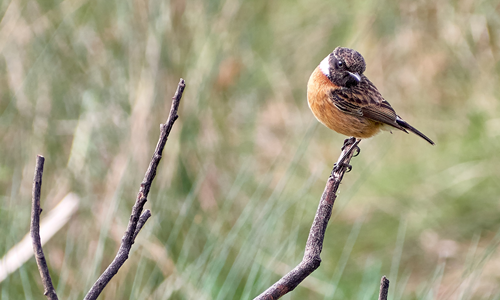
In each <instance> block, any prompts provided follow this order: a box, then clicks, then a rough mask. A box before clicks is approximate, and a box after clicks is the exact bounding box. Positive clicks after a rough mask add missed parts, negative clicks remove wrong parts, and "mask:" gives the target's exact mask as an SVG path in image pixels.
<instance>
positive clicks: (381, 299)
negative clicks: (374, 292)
mask: <svg viewBox="0 0 500 300" xmlns="http://www.w3.org/2000/svg"><path fill="white" fill-rule="evenodd" d="M388 294H389V279H387V277H385V276H382V280H380V293H379V295H378V300H387V295H388Z"/></svg>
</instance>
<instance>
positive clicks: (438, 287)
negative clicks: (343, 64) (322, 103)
mask: <svg viewBox="0 0 500 300" xmlns="http://www.w3.org/2000/svg"><path fill="white" fill-rule="evenodd" d="M0 15H1V16H2V17H1V21H0V54H1V58H0V138H1V141H2V142H1V144H0V153H1V155H0V197H1V198H0V203H1V206H0V228H1V229H0V257H1V256H3V255H4V254H5V253H6V252H7V251H8V250H9V249H10V248H11V247H13V245H15V244H16V243H17V242H19V241H20V240H21V239H22V237H23V236H24V235H25V234H26V233H27V232H28V229H29V220H30V201H31V200H30V199H31V182H32V178H33V172H34V164H35V158H36V154H42V155H44V156H45V157H46V163H45V172H44V177H43V187H42V207H43V209H44V212H47V211H49V210H50V209H51V208H53V207H54V206H55V205H56V204H57V203H58V202H59V201H60V200H61V199H62V198H63V196H64V195H66V194H67V193H68V192H75V193H77V194H78V195H79V196H80V199H81V202H80V207H79V210H78V212H77V214H76V215H75V216H74V217H73V218H72V219H71V220H70V221H69V222H68V224H67V225H66V226H65V227H64V228H63V229H62V230H61V231H59V232H58V233H57V234H56V235H55V236H54V237H53V238H52V239H51V240H50V241H49V242H48V243H47V244H46V245H45V247H44V250H45V253H46V256H47V259H48V263H49V267H50V270H51V274H52V277H53V280H54V283H55V285H56V288H57V292H58V295H59V297H60V298H61V299H80V298H82V297H83V295H84V294H85V293H86V292H87V290H88V288H89V287H90V286H91V285H92V283H93V282H94V281H95V280H96V279H97V277H98V275H99V274H100V273H101V272H102V271H103V270H104V268H105V267H106V266H107V265H108V264H109V262H110V261H111V260H112V258H113V257H114V255H115V254H116V250H117V249H118V246H119V243H120V239H121V236H122V234H123V232H124V229H125V226H126V223H127V222H128V217H129V215H130V210H131V207H132V204H133V202H134V200H135V195H136V193H137V191H138V188H139V184H140V182H141V180H142V177H143V175H144V172H145V170H146V167H147V164H148V163H149V159H150V156H151V154H152V152H153V149H154V147H155V145H156V141H157V139H158V135H159V124H160V123H161V122H165V120H166V117H167V115H168V110H169V107H170V104H171V101H170V97H171V96H172V95H173V93H174V91H175V88H176V85H177V83H178V81H179V78H180V77H183V78H185V80H186V83H187V88H186V91H185V93H184V97H183V100H182V103H181V109H180V112H179V115H180V118H179V120H178V121H177V123H176V124H175V126H174V128H173V131H172V134H171V136H170V138H169V141H168V142H167V147H166V149H165V152H164V158H163V160H162V162H161V164H160V167H159V172H158V175H157V178H156V180H155V182H154V185H153V188H152V191H151V193H150V197H149V202H148V204H147V208H149V209H151V210H152V213H153V217H152V218H151V219H150V220H149V221H148V223H147V224H146V226H145V227H144V229H143V230H142V232H141V234H140V235H139V238H138V241H137V242H136V244H135V245H134V247H133V252H132V254H131V256H130V258H129V260H128V261H127V262H126V263H125V265H124V267H123V268H122V269H121V270H120V272H119V273H118V275H117V276H116V277H115V278H114V279H113V280H112V281H111V282H110V284H109V285H108V287H107V288H106V289H105V290H104V293H103V295H102V296H101V299H252V298H253V297H255V296H256V295H258V294H260V293H261V292H262V291H263V290H264V289H266V288H267V287H268V286H270V285H271V284H272V283H274V281H275V280H277V279H278V278H280V277H281V275H283V274H285V273H286V272H288V271H289V270H290V269H292V268H293V267H294V266H295V265H296V264H297V263H298V262H300V260H301V258H302V255H303V251H304V245H305V241H306V238H307V234H308V231H309V228H310V225H311V222H312V219H313V216H314V214H315V211H316V208H317V204H318V201H319V198H320V195H321V193H322V191H323V188H324V185H325V182H326V179H327V177H328V175H329V172H330V170H331V167H332V166H333V163H334V162H335V161H336V160H337V158H338V155H339V153H340V149H339V148H340V146H341V145H342V142H343V139H344V137H343V136H340V135H338V134H336V133H334V132H332V131H330V130H328V129H326V128H324V127H323V126H322V125H318V124H317V121H316V120H315V119H314V117H313V116H312V114H311V113H310V111H309V109H308V107H307V103H306V84H307V80H308V78H309V75H310V74H311V72H312V71H313V70H314V68H315V67H316V66H317V65H318V64H319V62H320V61H321V60H322V59H323V58H324V57H325V56H326V55H328V53H329V52H331V51H332V50H333V49H334V48H335V47H336V46H339V45H342V46H346V47H351V48H354V49H356V50H358V51H359V52H360V53H361V54H362V55H363V56H364V57H365V60H366V62H367V70H366V72H365V74H366V75H367V76H368V77H369V78H370V79H371V80H372V81H373V82H374V83H375V84H376V86H377V87H378V88H379V89H380V91H381V92H382V94H383V95H384V97H385V98H386V99H387V100H388V101H389V102H390V103H391V104H392V106H393V107H394V108H395V109H396V111H397V112H398V113H399V114H400V115H401V116H402V117H403V118H404V119H405V120H407V121H409V122H410V123H411V124H413V125H414V126H415V127H417V128H419V129H420V130H421V131H422V132H424V133H426V134H427V135H428V136H429V137H430V138H432V139H433V140H434V141H435V142H436V144H437V145H436V146H435V147H432V146H430V145H428V144H427V143H426V142H425V141H423V140H421V139H420V138H418V137H416V136H414V135H406V134H403V133H400V132H395V133H394V134H392V135H391V134H388V133H383V134H381V135H379V136H377V137H376V138H373V139H370V140H366V141H363V142H362V143H361V145H360V146H361V154H360V156H359V157H357V158H355V159H354V160H353V171H352V172H351V173H349V174H347V175H346V177H345V178H344V181H343V184H342V186H341V188H340V193H339V197H338V198H337V201H336V204H335V207H334V212H333V216H332V219H331V221H330V224H329V227H328V230H327V235H326V240H325V245H324V249H323V253H322V259H323V262H322V264H321V267H320V268H319V269H318V270H317V271H316V272H314V273H313V274H312V275H311V276H310V277H309V278H308V279H307V280H306V281H305V282H304V283H303V284H302V285H300V286H299V287H298V288H297V289H296V290H295V291H294V292H292V293H291V294H289V295H287V296H286V297H285V298H284V299H359V300H364V299H376V297H377V293H378V286H379V281H380V277H381V276H382V275H384V274H385V275H387V276H388V278H389V279H390V280H391V286H390V299H393V300H394V299H500V288H499V284H500V253H499V251H498V249H497V246H498V243H499V241H500V237H499V236H498V235H497V232H498V231H499V229H500V214H499V210H500V202H499V191H500V180H499V179H500V178H499V177H500V176H499V175H500V159H499V150H500V147H499V146H500V117H499V116H500V106H499V97H500V84H499V80H500V76H499V75H500V64H499V58H500V51H499V50H500V2H498V1H493V0H484V1H481V0H479V1H473V0H458V1H430V0H419V1H410V0H404V1H399V2H396V1H388V0H376V1H364V0H354V1H349V2H347V1H318V0H295V1H266V0H255V1H237V0H227V1H222V0H221V1H199V0H171V1H157V0H150V1H139V0H122V1H83V0H64V1H60V0H38V1H32V0H12V1H1V2H0ZM43 216H44V215H43V214H42V217H43ZM0 297H1V299H44V296H43V289H42V286H41V282H40V277H39V274H38V270H37V267H36V263H35V260H34V259H31V260H30V261H29V262H27V263H26V264H24V265H23V266H22V267H21V268H20V269H19V270H18V271H16V272H14V273H12V274H11V275H10V276H9V277H7V279H6V280H5V281H3V282H2V283H1V284H0Z"/></svg>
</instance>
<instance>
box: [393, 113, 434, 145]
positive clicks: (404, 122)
mask: <svg viewBox="0 0 500 300" xmlns="http://www.w3.org/2000/svg"><path fill="white" fill-rule="evenodd" d="M396 123H397V124H398V125H400V126H401V127H403V128H405V129H408V130H409V131H411V132H413V133H414V134H416V135H418V136H419V137H421V138H423V139H424V140H426V141H427V142H429V144H431V145H434V142H433V141H432V140H431V139H430V138H428V137H427V136H425V134H423V133H422V132H420V131H418V130H417V129H416V128H415V127H413V126H411V125H410V124H408V123H407V122H406V121H405V120H403V119H401V118H400V117H399V116H397V118H396Z"/></svg>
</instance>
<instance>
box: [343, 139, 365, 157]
mask: <svg viewBox="0 0 500 300" xmlns="http://www.w3.org/2000/svg"><path fill="white" fill-rule="evenodd" d="M355 142H356V138H355V137H353V136H351V137H350V138H347V139H345V140H344V145H343V146H342V151H344V150H345V148H346V147H349V146H351V145H352V144H354V143H355ZM353 150H354V151H355V152H354V154H353V155H352V157H356V156H358V155H359V152H361V149H359V147H358V145H356V146H355V148H354V149H353Z"/></svg>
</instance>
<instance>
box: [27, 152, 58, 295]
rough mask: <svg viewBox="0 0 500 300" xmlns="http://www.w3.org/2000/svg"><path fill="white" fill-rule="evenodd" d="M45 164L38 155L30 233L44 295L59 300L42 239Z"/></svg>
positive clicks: (42, 158) (43, 159)
mask: <svg viewBox="0 0 500 300" xmlns="http://www.w3.org/2000/svg"><path fill="white" fill-rule="evenodd" d="M44 162H45V158H44V157H43V156H41V155H37V157H36V167H35V176H34V178H33V192H32V201H31V228H30V232H31V241H32V243H33V252H34V253H35V258H36V264H37V265H38V271H40V276H41V277H42V283H43V288H44V293H43V294H44V295H45V296H47V299H51V300H57V299H58V298H57V294H56V290H55V289H54V285H52V279H51V278H50V273H49V268H48V267H47V262H46V261H45V255H43V249H42V241H41V239H40V214H41V213H42V209H41V208H40V193H41V189H42V175H43V164H44Z"/></svg>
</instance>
